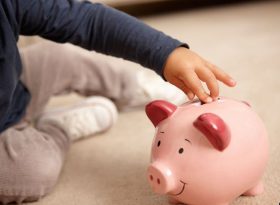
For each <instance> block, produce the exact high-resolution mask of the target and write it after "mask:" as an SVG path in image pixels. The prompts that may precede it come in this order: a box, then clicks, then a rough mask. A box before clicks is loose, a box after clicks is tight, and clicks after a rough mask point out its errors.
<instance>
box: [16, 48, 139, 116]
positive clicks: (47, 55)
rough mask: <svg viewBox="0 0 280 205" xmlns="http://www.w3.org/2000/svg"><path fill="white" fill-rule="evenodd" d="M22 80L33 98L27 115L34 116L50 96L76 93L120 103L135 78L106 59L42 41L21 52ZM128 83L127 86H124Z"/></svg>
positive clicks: (126, 96) (84, 51) (131, 88)
mask: <svg viewBox="0 0 280 205" xmlns="http://www.w3.org/2000/svg"><path fill="white" fill-rule="evenodd" d="M20 53H21V58H22V62H23V75H22V81H23V82H24V84H25V85H26V86H27V88H28V89H29V91H30V92H31V95H32V100H31V103H30V109H29V110H28V111H27V115H28V116H32V117H37V116H38V115H39V114H40V111H41V110H42V107H44V106H45V105H46V103H47V102H48V99H49V97H50V96H52V95H59V94H63V93H67V92H72V91H75V92H78V93H80V94H82V95H86V96H92V95H102V96H104V97H108V98H110V99H112V100H116V101H121V100H123V101H124V100H126V99H127V98H129V95H130V93H132V92H131V91H130V90H133V86H134V81H135V80H134V75H133V74H132V73H133V72H132V70H131V71H130V72H123V71H122V69H116V68H118V65H113V64H114V63H112V62H110V63H109V62H107V60H108V59H107V60H106V57H104V56H102V55H99V54H96V53H93V52H88V51H86V50H84V49H81V48H78V47H76V46H73V45H69V44H66V45H61V44H56V43H52V42H44V43H40V44H35V45H32V46H29V47H27V48H24V49H22V50H21V51H20ZM126 84H129V85H130V86H126Z"/></svg>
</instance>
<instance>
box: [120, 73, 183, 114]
mask: <svg viewBox="0 0 280 205" xmlns="http://www.w3.org/2000/svg"><path fill="white" fill-rule="evenodd" d="M136 79H137V83H138V89H136V90H135V95H134V97H133V98H132V99H131V100H130V102H129V103H128V104H126V105H123V106H121V107H120V109H121V110H129V109H131V108H136V107H143V106H145V105H146V104H148V103H149V102H150V101H153V100H158V99H160V100H167V101H169V102H171V103H173V104H176V105H180V104H182V103H184V102H186V101H187V96H186V95H185V94H184V93H183V92H182V91H181V90H180V89H178V88H177V87H175V86H174V85H172V84H170V83H168V82H165V81H164V80H163V79H162V78H161V77H160V76H158V75H157V74H155V73H154V72H153V71H151V70H148V69H142V70H139V71H138V72H137V74H136Z"/></svg>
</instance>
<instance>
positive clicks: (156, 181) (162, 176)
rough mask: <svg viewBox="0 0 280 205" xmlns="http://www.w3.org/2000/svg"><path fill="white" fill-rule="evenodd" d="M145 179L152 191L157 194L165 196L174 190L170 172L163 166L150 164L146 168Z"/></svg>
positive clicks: (173, 180)
mask: <svg viewBox="0 0 280 205" xmlns="http://www.w3.org/2000/svg"><path fill="white" fill-rule="evenodd" d="M147 177H148V181H149V183H150V185H151V187H152V189H153V191H154V192H156V193H158V194H167V193H168V192H171V191H172V190H173V189H174V188H175V179H174V176H173V174H172V171H171V170H170V169H169V168H168V167H167V166H165V165H164V164H161V163H154V164H151V165H150V166H149V167H148V172H147Z"/></svg>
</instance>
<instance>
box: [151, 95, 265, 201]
mask: <svg viewBox="0 0 280 205" xmlns="http://www.w3.org/2000/svg"><path fill="white" fill-rule="evenodd" d="M146 113H147V115H148V117H149V119H150V120H151V121H152V123H153V124H154V126H155V127H156V134H155V138H154V141H153V145H152V154H151V165H150V166H149V168H148V171H147V177H148V180H149V183H150V185H151V187H152V188H153V190H154V191H155V192H156V193H159V194H165V195H168V196H169V199H170V202H173V203H185V204H189V205H206V204H207V205H228V204H229V203H230V202H231V201H233V200H234V199H235V198H237V197H238V196H240V195H246V196H254V195H258V194H260V193H262V192H263V185H262V182H261V177H262V175H263V173H264V170H265V167H266V163H267V160H268V137H267V133H266V129H265V127H264V124H263V122H262V121H261V119H260V118H259V117H258V115H257V114H256V113H255V112H254V111H253V110H252V108H251V107H250V105H249V104H248V103H245V102H240V101H236V100H232V99H228V98H219V99H218V100H216V101H214V102H212V103H207V104H203V103H201V102H200V101H192V102H189V103H185V104H183V105H181V106H178V107H177V106H175V105H173V104H171V103H169V102H166V101H162V100H156V101H153V102H151V103H150V104H148V105H147V106H146Z"/></svg>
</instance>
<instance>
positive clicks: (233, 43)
mask: <svg viewBox="0 0 280 205" xmlns="http://www.w3.org/2000/svg"><path fill="white" fill-rule="evenodd" d="M143 20H144V21H146V22H147V23H149V24H150V25H152V26H154V27H156V28H158V29H160V30H163V31H165V32H166V33H168V34H170V35H172V36H175V37H177V38H179V39H181V40H184V41H186V42H188V43H189V44H190V46H191V48H192V49H193V50H195V51H197V52H198V53H200V54H201V55H202V56H204V57H206V58H208V59H209V60H211V61H212V62H215V63H216V64H217V65H219V66H220V67H222V68H223V69H225V70H226V71H228V72H229V73H231V74H232V76H234V78H235V79H236V80H237V81H238V86H237V87H236V88H235V89H230V88H226V87H224V86H222V87H221V94H222V95H224V96H229V97H233V98H237V99H244V100H247V101H249V102H250V103H251V104H252V105H253V108H254V109H255V110H256V111H257V112H258V113H259V114H260V116H261V117H262V119H263V120H264V122H265V124H266V126H267V129H268V132H269V137H270V143H271V148H270V161H269V164H268V168H267V172H266V174H265V176H264V182H265V187H266V191H265V193H264V194H263V195H261V196H259V197H254V198H251V197H241V198H239V199H237V200H236V201H235V202H233V205H278V203H280V137H279V133H280V126H279V125H280V124H279V115H280V111H279V107H278V106H280V94H279V90H280V80H279V77H280V56H279V55H280V2H279V1H274V2H262V3H260V2H259V3H250V4H249V3H248V4H240V5H230V6H223V7H215V8H205V9H200V10H191V11H180V12H176V13H169V14H162V15H158V16H152V17H148V18H143ZM71 98H72V97H70V99H71ZM68 100H69V98H68V99H64V98H60V99H55V100H54V101H53V102H52V103H53V104H61V103H64V102H65V101H68ZM153 132H154V129H153V127H152V124H151V123H150V122H149V120H148V119H147V117H146V116H145V114H144V111H143V110H138V111H132V112H127V113H121V114H120V117H119V120H118V122H117V124H116V125H115V126H114V127H113V128H112V129H111V130H110V131H109V132H107V133H104V134H101V135H98V136H95V137H92V138H89V139H86V140H83V141H79V142H77V143H75V144H74V145H73V146H72V148H71V150H70V153H69V155H68V157H67V161H66V164H65V167H64V169H63V172H62V173H61V178H60V180H59V183H58V184H57V187H56V188H55V190H54V191H53V192H52V193H51V194H50V195H49V196H47V197H45V198H43V199H42V200H41V201H40V202H37V203H32V205H63V204H64V205H140V204H141V205H144V204H145V205H167V204H168V202H167V200H166V198H165V197H161V196H158V195H155V194H154V193H152V191H151V189H150V187H149V186H148V183H147V182H146V179H145V171H146V167H147V165H148V162H149V153H150V145H151V141H152V137H153ZM237 174H238V173H237ZM225 189H226V187H225Z"/></svg>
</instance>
